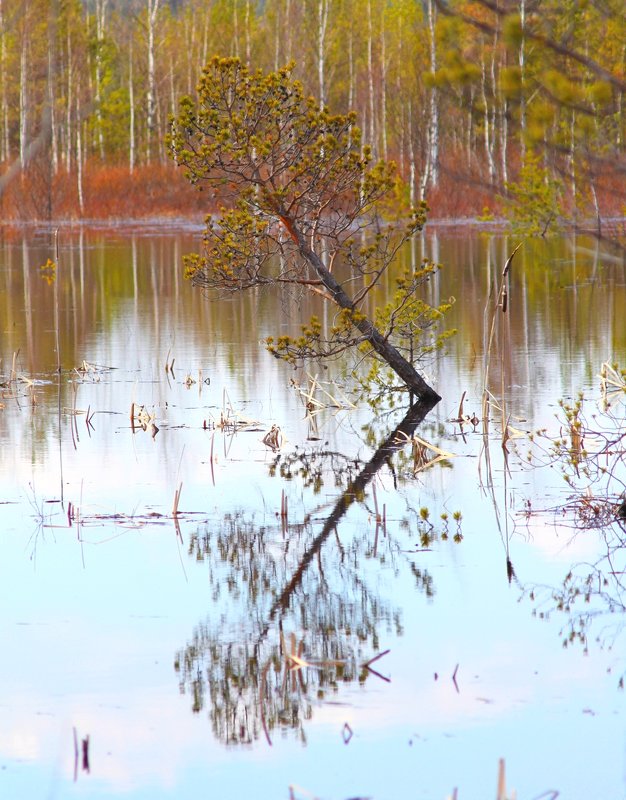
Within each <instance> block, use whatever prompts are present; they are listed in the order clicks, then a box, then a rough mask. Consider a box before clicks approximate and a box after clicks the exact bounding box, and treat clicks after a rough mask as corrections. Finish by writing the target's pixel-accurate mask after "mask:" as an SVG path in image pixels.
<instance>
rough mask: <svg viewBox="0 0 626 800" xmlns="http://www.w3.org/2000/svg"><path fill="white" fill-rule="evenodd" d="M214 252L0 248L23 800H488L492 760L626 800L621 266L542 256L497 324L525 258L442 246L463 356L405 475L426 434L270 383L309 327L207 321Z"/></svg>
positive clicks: (13, 786) (501, 241)
mask: <svg viewBox="0 0 626 800" xmlns="http://www.w3.org/2000/svg"><path fill="white" fill-rule="evenodd" d="M200 239H201V232H200V231H199V230H195V229H193V228H191V227H188V228H187V229H181V230H178V231H177V230H173V229H169V230H163V229H159V228H156V227H155V228H154V229H153V230H149V229H146V230H143V231H134V232H131V231H127V232H123V231H120V230H101V231H91V232H88V231H82V230H79V231H61V232H60V234H59V239H58V245H59V250H58V265H57V269H56V272H55V273H54V271H53V269H52V268H51V267H49V268H48V270H43V271H42V270H41V267H42V266H43V265H45V264H46V262H47V259H49V258H50V259H51V260H52V261H56V260H57V259H56V255H55V240H54V235H53V234H51V233H50V232H45V231H43V232H40V231H33V230H27V231H21V232H17V233H13V234H11V235H9V234H8V233H5V235H4V238H3V239H2V241H1V243H0V309H1V329H0V330H1V334H0V343H1V348H0V357H1V359H2V362H1V367H0V378H1V381H2V397H0V404H1V405H0V489H1V492H0V521H1V525H0V636H1V641H2V654H3V657H2V659H0V686H1V687H2V688H1V690H0V797H2V798H11V799H12V798H26V797H28V798H42V799H43V798H45V799H46V800H48V799H51V798H63V799H64V800H65V798H72V797H80V798H82V797H85V798H114V797H124V798H132V800H137V799H138V798H146V800H148V799H149V800H155V799H156V798H177V800H180V799H182V798H197V797H215V798H242V797H254V798H259V800H265V799H267V800H270V799H271V800H277V798H285V800H287V798H297V800H307V799H308V798H312V797H316V798H324V799H325V800H331V799H332V800H345V798H348V797H350V798H356V797H371V798H376V800H387V799H388V800H396V798H429V800H430V799H432V800H439V799H441V800H443V798H445V797H448V796H450V795H451V794H452V792H453V790H454V789H455V788H456V789H458V797H459V798H461V799H462V798H481V797H493V796H495V794H496V779H497V774H498V764H499V760H500V759H504V760H505V764H506V781H507V790H508V793H509V794H510V793H511V792H512V790H513V789H515V790H516V792H517V797H518V798H534V797H537V796H544V797H548V796H557V795H556V794H555V793H556V792H558V796H559V797H566V798H591V797H605V798H618V797H626V735H625V732H626V709H625V698H624V691H623V689H622V688H621V686H622V684H623V676H624V674H626V649H625V643H626V639H625V637H624V636H623V635H621V631H622V628H623V626H624V623H625V622H626V616H625V611H626V607H625V605H624V601H625V598H624V593H623V583H622V575H623V573H622V570H623V567H624V558H623V553H622V541H623V540H624V537H626V528H625V523H624V522H623V520H621V519H620V518H619V515H618V512H619V503H620V495H621V492H622V491H623V490H624V481H625V480H626V475H625V471H624V462H623V456H622V450H623V442H621V441H620V436H622V435H623V433H624V401H625V399H626V395H625V394H624V391H623V379H622V378H621V377H620V375H619V371H617V372H611V371H607V370H606V368H605V377H606V380H605V383H604V388H603V387H602V384H601V380H600V378H599V375H600V372H601V370H602V365H603V364H604V363H605V362H607V361H608V362H611V363H612V362H613V361H616V362H618V363H619V364H620V365H621V366H622V367H625V366H626V325H625V324H624V320H625V319H626V265H625V264H624V263H623V262H622V261H620V260H619V259H618V258H616V257H615V256H614V255H613V254H611V253H610V252H607V251H604V250H603V249H601V248H599V247H598V246H597V245H596V244H595V243H593V242H592V241H590V240H583V239H571V238H562V239H552V240H548V241H543V240H540V241H527V242H525V243H524V244H523V246H522V248H521V250H520V251H519V252H518V254H517V255H516V257H515V260H514V261H513V264H512V268H511V271H510V275H509V292H508V298H509V300H508V310H507V312H506V314H502V311H501V309H496V311H495V313H494V308H495V302H496V301H495V297H496V294H497V289H498V285H499V281H500V280H501V273H502V267H503V265H504V263H505V261H506V258H507V255H508V254H509V253H510V252H511V251H512V249H513V248H514V246H515V245H516V244H517V241H516V240H514V239H513V238H507V237H505V236H496V235H486V234H482V235H481V234H470V233H463V234H458V233H456V232H454V231H449V230H447V229H441V230H437V229H431V230H429V231H428V233H427V234H426V235H425V236H424V238H423V239H422V241H421V242H418V243H417V244H416V246H415V249H414V251H413V253H407V254H405V258H411V257H412V258H422V257H424V256H426V257H430V258H433V259H434V260H436V261H438V262H440V263H442V264H443V265H444V269H443V270H442V271H441V272H440V273H439V274H438V275H437V277H436V279H435V280H433V281H432V282H431V284H430V285H429V288H428V291H429V292H430V299H431V300H433V301H437V302H441V301H443V300H445V299H447V298H448V297H450V296H454V297H455V298H456V303H455V304H454V306H453V308H452V311H451V313H450V316H449V319H448V325H449V326H450V327H455V328H457V329H458V334H457V335H456V336H455V337H454V338H452V339H451V340H449V342H448V346H447V351H446V353H445V354H444V355H442V356H441V357H440V358H438V359H437V360H436V361H432V362H429V363H427V364H425V370H426V373H427V376H428V378H429V379H430V381H432V383H433V384H434V386H435V388H436V389H437V390H438V392H439V393H440V394H441V395H442V397H443V399H442V401H441V402H440V403H439V404H438V405H437V406H436V407H435V408H434V409H433V410H432V411H430V413H429V414H428V415H427V416H426V418H425V419H424V421H423V422H421V423H420V424H419V425H417V427H415V428H414V427H411V426H409V427H408V428H407V429H406V431H407V432H405V434H404V439H403V438H402V435H400V434H398V435H397V436H396V437H395V440H394V443H393V446H392V447H390V448H388V450H387V451H384V452H383V451H380V450H378V448H379V447H380V445H381V443H383V442H385V440H386V439H388V437H389V436H390V434H392V432H393V429H394V426H395V425H397V424H398V423H399V422H400V420H401V419H402V416H403V413H404V411H403V410H401V409H400V410H397V411H395V412H389V413H387V412H383V411H381V410H380V409H378V410H377V411H372V410H371V409H370V408H369V407H368V406H367V405H366V404H365V403H359V404H357V406H356V407H353V400H354V396H353V395H352V394H351V392H350V387H349V384H348V383H347V382H346V381H345V380H344V379H342V378H341V376H340V372H339V369H338V368H335V367H331V368H330V369H328V370H326V369H324V368H319V367H313V366H312V367H311V368H310V370H309V373H308V375H307V373H306V372H302V371H300V372H294V371H292V370H291V368H289V367H287V366H285V365H284V364H282V363H280V362H278V361H276V360H275V359H273V358H272V356H271V355H269V354H268V353H267V352H266V351H265V350H264V348H263V347H262V346H261V345H260V342H261V341H262V340H263V338H264V337H265V336H267V335H270V334H272V335H275V334H276V333H277V332H278V333H280V332H283V331H286V330H289V329H290V326H291V327H293V325H294V324H295V321H296V320H297V318H298V314H305V315H308V314H309V311H310V310H311V309H309V308H308V307H307V305H306V304H305V303H298V302H295V301H290V300H289V299H288V298H285V297H282V298H281V297H278V296H277V295H276V294H270V293H259V294H252V293H251V294H248V295H246V296H244V297H242V298H234V299H230V300H228V299H221V300H217V301H211V300H208V299H207V298H205V297H204V296H203V295H202V294H201V293H200V292H199V291H197V290H195V289H193V288H192V287H191V286H190V285H189V283H188V282H186V281H185V280H184V278H183V273H182V266H181V258H182V254H183V253H185V252H192V251H196V250H197V249H198V248H199V246H200V245H199V242H200ZM53 273H54V274H53ZM390 286H391V278H390ZM387 288H390V287H387ZM313 310H314V309H313ZM307 319H308V316H307ZM492 330H493V334H492ZM490 337H492V338H490ZM490 342H491V343H490ZM58 360H60V363H61V366H62V371H61V374H60V376H59V374H58V372H57V370H56V367H57V363H58ZM312 379H314V380H312ZM485 384H486V385H487V387H488V389H489V392H490V394H489V397H490V402H489V405H488V406H484V405H483V388H484V387H485ZM581 391H582V392H584V396H585V400H584V402H583V407H582V409H578V410H577V409H576V407H575V403H576V401H577V397H578V394H579V392H581ZM462 398H463V401H462V406H461V400H462ZM559 400H563V401H564V402H565V406H566V407H565V409H564V408H562V407H561V406H560V405H559ZM307 402H308V403H309V412H308V413H307V409H306V404H307ZM603 403H604V404H603ZM607 403H608V405H607ZM311 412H312V413H311ZM568 413H569V417H568V416H567V415H568ZM462 418H466V421H465V422H464V424H460V422H459V420H460V419H462ZM473 418H474V419H475V421H474V422H472V419H473ZM485 420H487V421H485ZM578 423H580V424H578ZM272 426H278V428H279V429H280V430H279V431H278V430H276V429H274V431H273V432H272ZM540 429H547V433H546V435H545V436H541V435H539V436H536V435H535V434H534V432H536V431H538V430H540ZM577 432H578V433H577ZM578 434H581V438H583V437H582V435H583V434H584V438H583V441H581V440H580V439H576V436H577V435H578ZM392 439H393V437H392ZM264 440H265V441H264ZM555 442H556V444H555ZM559 442H560V443H561V444H559ZM607 443H608V445H610V446H608V445H607ZM391 450H393V451H394V452H393V453H391ZM600 451H602V459H603V460H602V461H601V462H600V461H599V460H598V458H597V454H598V453H599V452H600ZM529 454H530V461H529V460H528V459H529ZM568 459H569V461H568ZM563 470H566V472H567V474H568V475H569V476H570V483H568V482H566V481H565V480H564V477H563ZM602 470H604V471H602ZM363 476H365V477H363ZM359 480H362V482H361V483H358V481H359ZM349 485H351V486H352V492H351V493H349V494H348V495H346V494H344V493H345V491H346V489H347V488H348V486H349ZM355 486H358V487H359V490H358V491H356V490H355V488H354V487H355ZM544 793H545V794H544Z"/></svg>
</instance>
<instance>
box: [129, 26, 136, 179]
mask: <svg viewBox="0 0 626 800" xmlns="http://www.w3.org/2000/svg"><path fill="white" fill-rule="evenodd" d="M128 106H129V115H128V171H129V172H130V174H131V175H132V174H133V172H134V171H135V158H136V156H135V87H134V84H133V41H132V38H131V40H130V47H129V48H128Z"/></svg>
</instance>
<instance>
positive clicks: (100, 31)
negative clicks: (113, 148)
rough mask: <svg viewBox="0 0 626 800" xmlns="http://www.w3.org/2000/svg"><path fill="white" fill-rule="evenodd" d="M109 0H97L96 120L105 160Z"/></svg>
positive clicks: (101, 150)
mask: <svg viewBox="0 0 626 800" xmlns="http://www.w3.org/2000/svg"><path fill="white" fill-rule="evenodd" d="M108 2H109V0H96V120H97V123H98V125H97V128H98V133H97V137H98V149H99V150H100V158H101V159H102V160H103V161H104V133H103V131H102V43H103V41H104V31H105V24H106V10H107V4H108Z"/></svg>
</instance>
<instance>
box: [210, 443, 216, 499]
mask: <svg viewBox="0 0 626 800" xmlns="http://www.w3.org/2000/svg"><path fill="white" fill-rule="evenodd" d="M214 445H215V430H213V435H212V436H211V454H210V460H211V480H212V481H213V486H215V470H214V469H213V448H214Z"/></svg>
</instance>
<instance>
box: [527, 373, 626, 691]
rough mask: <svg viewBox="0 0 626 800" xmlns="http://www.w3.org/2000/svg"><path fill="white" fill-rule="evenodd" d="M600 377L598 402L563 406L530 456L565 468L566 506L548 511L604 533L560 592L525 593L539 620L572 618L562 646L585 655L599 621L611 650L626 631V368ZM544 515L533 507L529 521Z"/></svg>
mask: <svg viewBox="0 0 626 800" xmlns="http://www.w3.org/2000/svg"><path fill="white" fill-rule="evenodd" d="M600 380H601V383H600V399H599V403H598V404H594V406H593V408H592V410H589V405H590V401H589V400H587V399H586V398H585V396H584V394H583V393H582V392H581V393H580V394H579V395H578V397H577V398H576V399H575V400H573V401H565V400H562V401H560V402H559V411H558V413H557V415H556V418H557V422H558V432H552V433H549V432H548V431H547V430H546V429H544V430H540V431H537V432H536V433H535V434H533V435H531V437H530V439H531V448H530V450H529V452H528V454H527V461H528V463H530V464H531V465H532V466H533V467H537V466H550V467H557V468H559V469H560V471H561V474H562V476H563V479H564V481H565V483H566V484H567V486H568V487H569V489H570V491H571V494H570V495H569V496H568V497H567V499H566V501H565V502H562V503H559V505H558V506H557V507H555V508H553V509H547V511H550V512H552V513H554V514H555V515H558V517H559V524H560V525H563V524H569V525H570V526H571V527H573V528H574V529H575V530H576V531H577V532H582V531H585V532H587V533H586V535H590V534H589V533H588V532H590V531H595V532H596V533H597V536H598V550H597V553H598V554H597V557H596V558H595V560H589V561H587V562H585V563H581V564H574V565H572V567H571V569H570V570H569V572H568V573H567V575H566V576H565V578H564V579H563V581H562V583H561V584H560V585H559V586H557V587H550V586H533V587H532V588H528V589H526V595H527V596H528V597H529V599H530V600H531V601H533V603H534V604H535V610H534V613H535V614H537V615H538V616H539V617H542V618H544V617H547V616H549V614H550V613H553V612H558V613H562V614H565V615H566V617H567V621H566V623H565V625H564V627H563V628H562V629H561V634H562V637H563V646H564V647H568V646H569V645H571V644H580V645H582V646H583V648H584V649H585V651H586V650H587V649H588V647H589V643H590V638H589V637H590V630H591V627H592V625H593V624H594V623H595V625H596V627H597V628H598V630H599V633H598V634H597V636H596V639H595V641H596V642H597V643H598V644H599V645H600V646H611V645H612V644H613V642H614V641H615V639H616V638H617V636H618V635H619V634H620V633H621V632H622V630H623V629H624V627H626V584H625V583H624V581H623V576H624V575H626V499H625V495H624V490H625V488H626V431H624V428H623V419H624V403H623V401H624V400H625V399H626V371H625V370H621V369H620V368H619V367H618V366H617V365H610V364H608V363H607V364H603V365H602V369H601V373H600ZM541 512H543V513H545V512H546V509H542V510H541ZM541 512H539V511H538V510H535V509H532V508H531V505H530V502H527V505H526V511H525V513H526V515H527V516H528V517H530V516H532V515H536V514H537V513H541ZM600 622H602V623H603V625H602V626H601V627H599V623H600ZM623 680H624V679H623V677H622V678H620V681H619V684H620V687H622V686H623Z"/></svg>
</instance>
